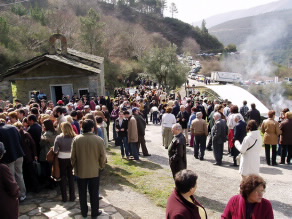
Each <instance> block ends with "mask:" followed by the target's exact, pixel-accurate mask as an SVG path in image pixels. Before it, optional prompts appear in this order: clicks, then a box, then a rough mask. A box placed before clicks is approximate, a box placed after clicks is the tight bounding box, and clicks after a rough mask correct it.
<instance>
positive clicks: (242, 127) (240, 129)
mask: <svg viewBox="0 0 292 219" xmlns="http://www.w3.org/2000/svg"><path fill="white" fill-rule="evenodd" d="M234 121H235V122H236V123H237V125H236V126H235V127H234V138H233V142H235V141H236V140H238V141H239V142H240V144H241V143H242V142H243V139H244V138H245V136H246V122H245V121H243V120H241V116H240V115H239V114H237V115H236V116H235V118H234ZM238 154H239V151H238V150H237V149H236V147H234V146H233V147H232V148H231V155H232V156H233V166H237V163H236V157H237V156H238Z"/></svg>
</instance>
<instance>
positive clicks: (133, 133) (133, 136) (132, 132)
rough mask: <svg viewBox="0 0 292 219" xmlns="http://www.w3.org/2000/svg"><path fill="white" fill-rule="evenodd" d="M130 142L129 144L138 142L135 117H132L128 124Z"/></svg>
mask: <svg viewBox="0 0 292 219" xmlns="http://www.w3.org/2000/svg"><path fill="white" fill-rule="evenodd" d="M128 142H129V143H135V142H138V128H137V121H136V119H135V118H134V116H131V117H130V118H129V122H128Z"/></svg>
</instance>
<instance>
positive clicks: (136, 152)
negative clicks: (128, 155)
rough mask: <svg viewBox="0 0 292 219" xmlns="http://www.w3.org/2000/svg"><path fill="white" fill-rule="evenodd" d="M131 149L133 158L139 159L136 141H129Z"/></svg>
mask: <svg viewBox="0 0 292 219" xmlns="http://www.w3.org/2000/svg"><path fill="white" fill-rule="evenodd" d="M129 144H130V147H131V151H132V155H133V157H134V159H135V160H139V149H138V142H131V143H129Z"/></svg>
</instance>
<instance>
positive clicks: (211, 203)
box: [197, 196, 226, 212]
mask: <svg viewBox="0 0 292 219" xmlns="http://www.w3.org/2000/svg"><path fill="white" fill-rule="evenodd" d="M197 199H198V201H199V202H200V203H202V205H204V207H205V208H208V209H210V210H213V211H217V212H223V211H224V209H225V206H226V204H224V203H222V202H218V201H216V200H212V199H209V198H207V197H204V196H197Z"/></svg>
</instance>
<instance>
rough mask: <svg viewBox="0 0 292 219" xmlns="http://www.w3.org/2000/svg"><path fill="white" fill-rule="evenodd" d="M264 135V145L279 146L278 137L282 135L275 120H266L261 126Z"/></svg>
mask: <svg viewBox="0 0 292 219" xmlns="http://www.w3.org/2000/svg"><path fill="white" fill-rule="evenodd" d="M261 130H262V133H263V134H264V144H271V145H276V144H278V137H279V135H281V134H282V131H281V130H280V127H279V123H278V122H277V121H275V120H274V119H266V120H264V121H263V123H262V126H261Z"/></svg>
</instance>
